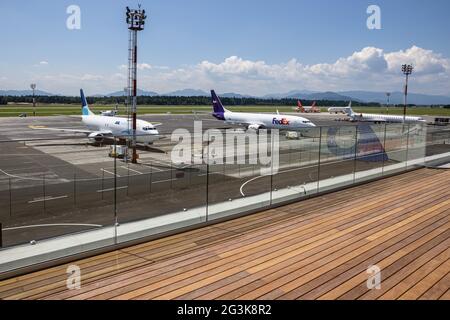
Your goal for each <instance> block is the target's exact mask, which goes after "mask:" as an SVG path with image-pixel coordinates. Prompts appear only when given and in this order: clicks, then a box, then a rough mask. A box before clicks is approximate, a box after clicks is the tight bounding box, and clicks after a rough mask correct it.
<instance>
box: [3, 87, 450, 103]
mask: <svg viewBox="0 0 450 320" xmlns="http://www.w3.org/2000/svg"><path fill="white" fill-rule="evenodd" d="M32 94H33V91H32V90H0V96H30V95H32ZM35 94H36V96H55V95H57V94H53V93H49V92H45V91H41V90H36V92H35ZM123 95H124V92H123V91H116V92H112V93H109V94H106V95H105V94H98V95H93V97H104V96H107V97H120V96H123ZM209 95H210V94H209V92H206V91H203V90H197V89H183V90H177V91H172V92H167V93H163V94H159V93H157V92H154V91H145V90H142V89H139V90H138V96H171V97H175V96H179V97H203V96H205V97H209ZM219 96H221V97H224V98H233V97H234V98H252V97H254V98H263V99H285V98H287V99H300V100H330V101H350V100H352V101H357V102H366V103H368V102H376V103H381V104H386V102H387V96H386V93H385V92H375V91H338V92H331V91H326V92H319V91H310V90H294V91H289V92H286V93H273V94H267V95H264V96H260V97H257V96H251V95H246V94H240V93H235V92H227V93H223V94H219ZM403 99H404V98H403V93H402V92H392V93H391V96H390V99H389V100H390V103H391V104H402V103H403ZM408 103H412V104H417V105H447V104H450V97H447V96H439V95H428V94H420V93H409V94H408Z"/></svg>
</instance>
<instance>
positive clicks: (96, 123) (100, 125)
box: [32, 89, 161, 145]
mask: <svg viewBox="0 0 450 320" xmlns="http://www.w3.org/2000/svg"><path fill="white" fill-rule="evenodd" d="M80 96H81V114H82V116H81V122H82V123H83V124H84V125H86V127H87V128H88V130H81V129H69V128H67V129H65V128H47V127H36V126H35V127H32V129H37V130H51V131H60V132H71V133H84V134H86V135H87V136H88V138H89V141H90V142H91V143H102V142H103V141H104V140H108V139H113V137H119V138H123V137H125V136H128V137H129V136H131V135H132V129H130V128H131V124H129V123H128V121H129V120H128V119H127V118H121V117H115V116H102V115H96V114H94V113H93V112H92V111H91V110H90V109H89V105H88V103H87V100H86V97H85V96H84V92H83V89H80ZM136 121H137V122H136V142H137V143H143V144H145V145H150V144H153V142H154V141H156V140H160V139H161V137H160V135H159V132H158V130H156V127H157V126H160V125H161V124H151V123H150V122H147V121H144V120H136Z"/></svg>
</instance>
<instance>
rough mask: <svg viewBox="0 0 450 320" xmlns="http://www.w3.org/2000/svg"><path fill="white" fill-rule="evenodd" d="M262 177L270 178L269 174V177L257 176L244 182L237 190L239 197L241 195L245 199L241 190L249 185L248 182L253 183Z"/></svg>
mask: <svg viewBox="0 0 450 320" xmlns="http://www.w3.org/2000/svg"><path fill="white" fill-rule="evenodd" d="M263 177H270V174H269V175H265V176H257V177H254V178H252V179H250V180H248V181H245V182H244V183H243V184H242V186H241V188H240V189H239V191H240V192H241V195H242V196H243V197H245V194H244V191H243V190H242V189H244V187H245V186H246V185H247V184H248V183H250V182H252V181H255V180H256V179H259V178H263Z"/></svg>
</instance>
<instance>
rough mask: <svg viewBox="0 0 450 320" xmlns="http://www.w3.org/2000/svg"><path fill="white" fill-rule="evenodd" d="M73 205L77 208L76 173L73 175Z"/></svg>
mask: <svg viewBox="0 0 450 320" xmlns="http://www.w3.org/2000/svg"><path fill="white" fill-rule="evenodd" d="M73 205H74V206H75V207H76V206H77V173H76V172H74V173H73Z"/></svg>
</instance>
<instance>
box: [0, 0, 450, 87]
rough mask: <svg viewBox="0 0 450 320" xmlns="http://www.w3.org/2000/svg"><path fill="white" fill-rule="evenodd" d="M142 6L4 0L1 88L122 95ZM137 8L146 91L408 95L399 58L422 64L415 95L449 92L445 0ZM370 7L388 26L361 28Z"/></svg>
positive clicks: (207, 1)
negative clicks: (131, 15) (130, 12)
mask: <svg viewBox="0 0 450 320" xmlns="http://www.w3.org/2000/svg"><path fill="white" fill-rule="evenodd" d="M137 3H138V2H137V1H107V0H96V1H85V0H72V1H61V0H40V1H32V0H14V1H12V0H2V1H1V2H0V12H1V13H2V19H0V30H1V35H2V36H1V39H2V50H1V51H0V89H24V88H27V87H28V84H29V83H30V82H31V81H34V82H37V83H38V86H39V88H41V89H43V90H47V91H51V92H56V93H64V94H74V95H75V94H76V92H77V90H78V88H79V87H81V86H83V87H85V88H86V89H87V90H88V91H90V92H91V93H92V94H95V93H108V92H110V91H117V90H120V89H121V88H122V87H123V86H124V85H125V83H126V82H125V80H124V79H123V75H124V73H125V72H124V70H123V68H121V67H120V66H121V65H123V64H126V63H127V37H128V32H127V28H126V24H125V21H124V8H125V6H127V5H129V6H130V7H136V6H137ZM139 3H142V6H143V8H145V9H146V11H147V12H148V16H149V21H148V24H147V26H146V30H144V31H143V32H142V33H141V34H140V35H139V43H140V47H139V62H140V63H141V64H142V65H141V69H140V85H139V87H142V88H144V89H145V90H155V91H158V92H167V91H172V90H176V89H182V88H187V87H189V88H191V87H192V88H194V89H203V90H208V89H210V87H215V88H217V90H218V91H219V92H225V91H239V92H241V93H250V94H264V93H271V92H274V91H279V92H284V91H289V90H293V89H300V90H302V89H309V90H355V89H362V90H368V89H374V90H392V91H395V90H401V87H399V85H400V84H401V77H400V79H398V78H399V75H398V74H396V72H395V70H396V68H397V64H398V63H399V61H400V60H402V59H403V60H405V59H406V60H410V61H405V62H408V63H414V64H416V65H417V71H418V72H417V74H416V77H417V82H416V84H415V86H414V84H412V86H413V89H415V90H414V91H416V92H423V93H433V94H447V95H450V86H449V83H450V82H449V73H450V72H449V69H450V66H449V58H450V41H448V38H449V30H450V19H448V14H449V13H448V12H450V1H448V0H433V1H424V0H395V1H392V0H389V1H379V0H372V1H366V0H342V1H339V0H315V1H309V0H308V1H306V0H304V1H301V0H297V1H294V0H278V1H275V0H274V1H271V0H265V1H258V0H240V1H238V0H227V1H219V0H190V1H186V0H184V1H183V0H171V1H170V0H165V1H164V0H152V1H148V0H142V1H139ZM72 4H75V5H78V6H79V7H80V9H81V30H68V29H67V28H66V19H67V17H68V16H69V15H68V14H67V13H66V8H67V7H68V6H69V5H72ZM371 4H375V5H378V6H379V7H380V9H381V23H382V29H381V30H369V29H368V28H367V27H366V20H367V18H368V16H369V15H368V14H367V13H366V9H367V7H368V6H369V5H371ZM379 50H381V51H379ZM355 53H356V55H355ZM400 76H401V75H400ZM362 80H364V81H362ZM413 80H414V79H413ZM413 83H414V82H413ZM391 88H392V89H391ZM269 91H270V92H269Z"/></svg>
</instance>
